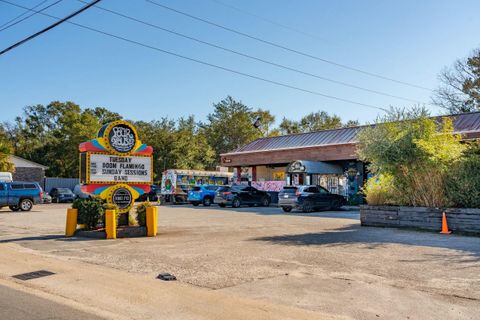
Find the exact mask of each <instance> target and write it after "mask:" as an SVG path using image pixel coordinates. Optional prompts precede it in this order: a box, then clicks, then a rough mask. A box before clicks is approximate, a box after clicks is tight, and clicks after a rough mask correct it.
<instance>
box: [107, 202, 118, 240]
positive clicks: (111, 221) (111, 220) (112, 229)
mask: <svg viewBox="0 0 480 320" xmlns="http://www.w3.org/2000/svg"><path fill="white" fill-rule="evenodd" d="M105 232H106V233H107V239H117V216H116V214H115V210H110V209H108V210H105Z"/></svg>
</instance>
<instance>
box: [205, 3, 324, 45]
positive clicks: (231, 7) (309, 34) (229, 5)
mask: <svg viewBox="0 0 480 320" xmlns="http://www.w3.org/2000/svg"><path fill="white" fill-rule="evenodd" d="M210 1H212V2H215V3H217V4H219V5H221V6H224V7H227V8H230V9H232V10H235V11H238V12H240V13H243V14H245V15H248V16H252V17H254V18H257V19H259V20H262V21H265V22H267V23H270V24H272V25H274V26H277V27H281V28H283V29H286V30H290V31H293V32H296V33H298V34H301V35H304V36H307V37H310V38H313V39H317V40H320V41H323V42H327V43H330V44H333V42H332V41H330V40H328V39H325V38H322V37H319V36H316V35H313V34H311V33H308V32H305V31H303V30H300V29H297V28H293V27H290V26H287V25H285V24H282V23H280V22H278V21H274V20H272V19H269V18H265V17H263V16H261V15H258V14H256V13H252V12H250V11H247V10H244V9H241V8H239V7H236V6H233V5H231V4H229V3H225V2H223V1H220V0H210Z"/></svg>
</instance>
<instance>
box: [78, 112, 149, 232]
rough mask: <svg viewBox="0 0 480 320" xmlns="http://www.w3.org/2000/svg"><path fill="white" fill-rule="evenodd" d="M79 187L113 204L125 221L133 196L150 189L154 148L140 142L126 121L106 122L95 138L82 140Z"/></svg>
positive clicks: (134, 130) (133, 128) (132, 127)
mask: <svg viewBox="0 0 480 320" xmlns="http://www.w3.org/2000/svg"><path fill="white" fill-rule="evenodd" d="M79 150H80V183H81V184H82V191H84V192H87V193H90V194H93V195H95V196H98V197H100V198H101V199H104V200H106V202H107V203H108V204H114V205H116V206H117V208H118V212H119V213H121V214H123V216H124V218H123V219H120V220H121V222H123V223H124V224H125V223H128V212H129V211H130V210H131V209H132V207H133V205H134V202H135V199H137V198H138V197H139V196H140V195H142V194H143V193H146V192H149V191H150V186H151V184H152V183H153V157H152V153H153V149H152V147H151V146H147V145H145V144H143V143H142V142H141V141H140V139H139V137H138V133H137V130H136V129H135V127H134V126H133V125H132V124H131V123H130V122H128V121H124V120H119V121H113V122H110V123H107V124H106V125H104V126H103V127H101V128H100V130H99V131H98V134H97V138H96V139H93V140H90V141H87V142H84V143H81V144H80V146H79Z"/></svg>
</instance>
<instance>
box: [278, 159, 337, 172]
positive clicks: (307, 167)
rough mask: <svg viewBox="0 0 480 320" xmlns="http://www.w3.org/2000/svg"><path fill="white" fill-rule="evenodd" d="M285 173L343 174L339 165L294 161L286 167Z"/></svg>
mask: <svg viewBox="0 0 480 320" xmlns="http://www.w3.org/2000/svg"><path fill="white" fill-rule="evenodd" d="M286 172H287V173H308V174H343V168H342V166H340V165H337V164H332V163H328V162H322V161H310V160H296V161H293V162H292V163H290V164H289V165H288V166H287V170H286Z"/></svg>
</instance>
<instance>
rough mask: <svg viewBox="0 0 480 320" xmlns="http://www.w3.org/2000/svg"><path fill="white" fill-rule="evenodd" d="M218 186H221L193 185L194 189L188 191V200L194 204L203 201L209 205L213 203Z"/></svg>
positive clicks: (205, 204)
mask: <svg viewBox="0 0 480 320" xmlns="http://www.w3.org/2000/svg"><path fill="white" fill-rule="evenodd" d="M218 188H219V186H215V185H202V186H198V187H193V188H192V190H190V191H188V196H187V201H188V202H190V203H191V204H193V205H194V206H198V205H199V204H200V203H203V205H204V206H206V207H208V206H210V205H211V204H212V203H213V199H214V198H215V191H217V189H218Z"/></svg>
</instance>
